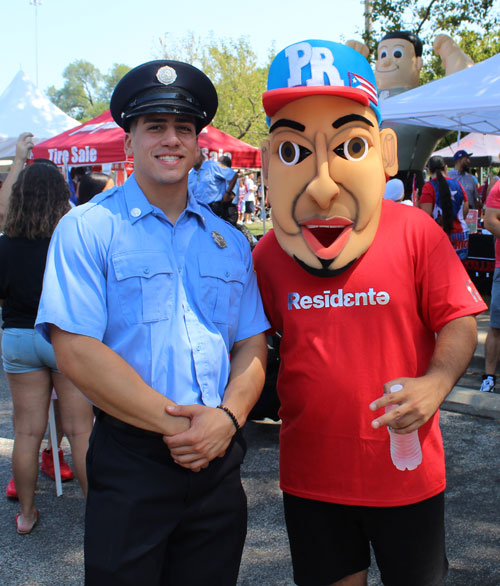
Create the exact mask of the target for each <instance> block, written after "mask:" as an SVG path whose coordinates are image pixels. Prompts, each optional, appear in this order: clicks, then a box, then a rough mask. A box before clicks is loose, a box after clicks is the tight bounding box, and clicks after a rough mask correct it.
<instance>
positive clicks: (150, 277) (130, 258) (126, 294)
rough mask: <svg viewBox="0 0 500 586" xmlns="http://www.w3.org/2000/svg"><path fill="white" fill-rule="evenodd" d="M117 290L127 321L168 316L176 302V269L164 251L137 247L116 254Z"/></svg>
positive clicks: (150, 319) (113, 261)
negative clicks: (134, 249) (136, 248)
mask: <svg viewBox="0 0 500 586" xmlns="http://www.w3.org/2000/svg"><path fill="white" fill-rule="evenodd" d="M111 260H112V263H113V268H114V271H115V277H116V289H117V291H116V293H117V295H118V297H119V299H120V305H121V307H122V311H123V314H124V316H125V317H126V319H127V321H129V322H130V323H134V324H137V323H147V322H155V321H159V320H163V319H169V316H170V315H171V314H172V310H173V305H174V287H175V285H174V271H173V268H172V264H171V262H170V259H169V258H168V256H167V255H166V254H165V253H164V252H160V251H158V252H154V251H147V250H138V251H133V252H126V253H120V254H116V255H113V257H112V259H111Z"/></svg>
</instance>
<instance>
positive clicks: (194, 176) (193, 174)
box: [188, 147, 205, 197]
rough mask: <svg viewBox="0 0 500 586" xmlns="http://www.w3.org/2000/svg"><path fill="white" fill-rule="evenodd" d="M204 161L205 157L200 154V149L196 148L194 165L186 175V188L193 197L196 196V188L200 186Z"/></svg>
mask: <svg viewBox="0 0 500 586" xmlns="http://www.w3.org/2000/svg"><path fill="white" fill-rule="evenodd" d="M204 161H205V155H204V154H203V153H202V152H201V149H200V147H198V151H197V155H196V159H195V161H194V165H193V167H192V169H191V170H190V171H189V175H188V188H189V191H190V192H191V193H192V194H193V195H194V197H196V196H197V193H198V188H199V186H200V179H201V166H202V165H203V163H204Z"/></svg>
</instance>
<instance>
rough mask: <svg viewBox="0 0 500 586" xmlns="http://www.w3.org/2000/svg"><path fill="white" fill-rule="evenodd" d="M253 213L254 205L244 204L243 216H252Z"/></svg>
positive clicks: (248, 202)
mask: <svg viewBox="0 0 500 586" xmlns="http://www.w3.org/2000/svg"><path fill="white" fill-rule="evenodd" d="M254 211H255V204H254V202H253V201H246V202H245V214H253V213H254Z"/></svg>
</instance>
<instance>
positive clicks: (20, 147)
mask: <svg viewBox="0 0 500 586" xmlns="http://www.w3.org/2000/svg"><path fill="white" fill-rule="evenodd" d="M32 148H33V134H32V133H31V132H23V133H21V134H20V135H19V138H18V139H17V143H16V155H15V158H14V161H13V164H12V166H11V168H10V170H9V173H8V175H7V178H6V180H5V183H4V185H3V186H2V187H3V189H1V190H0V222H1V224H3V222H4V219H5V213H6V210H7V208H8V205H9V201H10V197H11V194H12V187H13V185H14V183H15V182H16V181H17V179H18V177H19V174H20V173H21V171H22V170H23V169H24V168H25V165H26V162H27V160H28V159H29V158H30V155H31V149H32ZM33 162H37V163H43V164H48V165H52V166H53V168H54V169H57V166H56V165H55V164H54V163H53V162H52V161H49V160H48V159H35V161H33ZM54 415H55V419H56V426H57V445H58V446H60V445H61V442H62V439H63V436H64V433H63V431H62V425H61V417H60V413H59V401H58V400H57V399H56V400H55V401H54ZM47 444H48V447H47V448H45V449H44V450H43V451H42V453H41V458H40V470H41V472H43V473H44V474H46V475H47V476H49V477H50V478H52V480H55V470H54V458H53V453H52V449H51V441H50V434H49V437H48V442H47ZM58 456H59V468H60V474H61V480H62V482H66V481H68V480H72V479H73V478H74V474H73V470H71V467H70V466H69V465H68V463H67V462H66V460H65V459H64V454H63V451H62V449H61V448H60V447H59V450H58ZM5 496H6V497H7V498H9V499H17V498H18V494H17V489H16V485H15V482H14V477H12V478H11V479H10V480H9V482H8V484H7V488H6V490H5Z"/></svg>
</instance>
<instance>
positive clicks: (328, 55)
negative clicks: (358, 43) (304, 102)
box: [262, 39, 382, 124]
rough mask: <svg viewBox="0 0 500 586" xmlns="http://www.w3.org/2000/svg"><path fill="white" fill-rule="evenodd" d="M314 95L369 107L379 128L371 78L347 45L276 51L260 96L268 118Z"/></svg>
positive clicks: (313, 43)
mask: <svg viewBox="0 0 500 586" xmlns="http://www.w3.org/2000/svg"><path fill="white" fill-rule="evenodd" d="M314 95H331V96H340V97H342V98H347V99H350V100H354V101H356V102H359V103H360V104H363V105H364V106H369V107H370V108H371V109H372V110H373V111H374V112H375V115H376V116H377V121H378V123H379V124H380V122H381V121H382V116H381V114H380V109H379V107H378V98H377V85H376V82H375V75H374V74H373V71H372V68H371V67H370V64H369V63H368V61H367V60H366V59H365V58H364V57H363V55H361V53H358V51H355V50H354V49H352V48H351V47H348V46H347V45H342V44H341V43H334V42H333V41H321V40H317V39H313V40H307V41H301V42H300V43H294V44H293V45H289V46H288V47H286V48H285V49H283V51H280V52H279V53H278V54H277V55H276V57H275V58H274V60H273V62H272V63H271V67H270V69H269V75H268V78H267V92H264V94H263V96H262V103H263V105H264V110H265V111H266V114H267V116H268V123H269V119H270V117H272V116H274V114H275V113H276V112H277V111H278V110H280V109H281V108H282V107H283V106H286V104H288V103H290V102H293V101H295V100H300V99H301V98H306V97H308V96H314Z"/></svg>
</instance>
